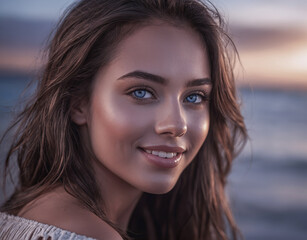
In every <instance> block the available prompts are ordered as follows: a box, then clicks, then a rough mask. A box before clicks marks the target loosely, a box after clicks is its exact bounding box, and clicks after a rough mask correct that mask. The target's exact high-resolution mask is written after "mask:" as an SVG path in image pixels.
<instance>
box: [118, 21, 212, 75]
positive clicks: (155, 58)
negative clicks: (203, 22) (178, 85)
mask: <svg viewBox="0 0 307 240" xmlns="http://www.w3.org/2000/svg"><path fill="white" fill-rule="evenodd" d="M114 63H115V64H117V66H118V67H119V68H121V70H123V71H132V70H136V69H137V70H144V71H149V72H152V73H156V74H159V75H162V76H164V77H167V78H172V76H178V75H180V76H182V77H186V78H191V77H195V78H197V77H210V71H209V62H208V56H207V51H206V48H205V46H204V42H203V41H202V39H201V37H200V35H199V34H198V33H197V32H196V31H195V30H193V29H192V28H190V27H188V26H183V25H181V26H180V27H177V26H173V25H171V24H167V23H154V24H150V25H146V26H142V27H140V28H138V29H136V30H135V31H134V32H133V33H132V34H131V35H129V36H128V37H126V39H124V40H123V41H121V43H120V44H119V46H118V49H117V54H116V58H115V59H114Z"/></svg>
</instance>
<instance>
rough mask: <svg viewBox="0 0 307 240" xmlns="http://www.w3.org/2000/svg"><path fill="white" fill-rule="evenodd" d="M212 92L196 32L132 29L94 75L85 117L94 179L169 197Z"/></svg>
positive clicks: (199, 140)
mask: <svg viewBox="0 0 307 240" xmlns="http://www.w3.org/2000/svg"><path fill="white" fill-rule="evenodd" d="M211 87H212V86H211V82H210V68H209V63H208V57H207V54H206V52H205V50H204V47H203V44H202V42H201V40H200V37H199V36H198V35H197V33H196V32H194V31H193V30H192V29H190V28H188V27H180V28H179V27H178V28H177V27H174V26H172V25H168V24H163V23H160V24H155V25H149V26H146V27H142V28H140V29H138V30H136V31H135V32H134V33H133V34H131V35H130V36H129V37H127V38H126V39H125V40H123V41H122V42H121V43H120V45H119V47H118V51H117V55H116V58H115V59H114V60H113V61H112V62H111V63H110V64H109V65H108V66H106V67H105V68H103V69H102V70H101V71H99V72H98V74H97V75H96V78H95V81H94V85H93V91H92V96H91V102H90V104H89V107H88V108H87V110H86V112H87V114H86V122H85V125H87V133H86V134H87V136H86V138H87V139H89V144H90V146H91V148H92V151H93V152H94V154H95V156H96V158H97V159H98V160H99V162H100V163H101V169H100V170H101V171H99V170H98V169H96V170H97V171H96V172H97V174H104V173H105V172H106V171H107V172H108V174H109V173H111V174H112V176H114V177H116V178H119V179H120V180H123V181H124V182H126V183H128V184H129V185H131V186H133V187H135V188H136V189H139V190H141V191H144V192H149V193H157V194H159V193H165V192H168V191H169V190H171V189H172V188H173V187H174V185H175V184H176V182H177V180H178V178H179V177H180V175H181V173H182V172H183V170H184V169H185V168H186V167H187V166H188V165H189V164H190V163H191V161H192V160H193V158H194V157H195V156H196V154H197V152H198V151H199V149H200V147H201V146H202V144H203V143H204V141H205V139H206V136H207V133H208V129H209V119H210V116H209V103H208V98H209V95H210V91H211ZM98 168H100V167H99V165H98Z"/></svg>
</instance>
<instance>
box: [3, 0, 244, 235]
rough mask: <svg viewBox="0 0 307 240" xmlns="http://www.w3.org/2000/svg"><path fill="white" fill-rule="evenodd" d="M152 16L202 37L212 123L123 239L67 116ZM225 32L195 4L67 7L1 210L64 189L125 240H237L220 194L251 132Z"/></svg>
mask: <svg viewBox="0 0 307 240" xmlns="http://www.w3.org/2000/svg"><path fill="white" fill-rule="evenodd" d="M157 19H158V20H162V21H165V22H168V23H171V24H174V25H180V23H184V24H188V26H189V27H191V28H192V29H194V30H195V31H196V32H197V33H198V34H199V35H200V36H201V39H202V41H203V43H204V44H205V46H206V49H207V52H208V57H209V62H210V68H211V79H212V81H213V85H212V93H211V100H210V118H211V121H210V127H209V133H208V137H207V139H206V141H205V142H204V143H203V145H202V147H201V149H200V151H199V152H198V154H197V156H196V157H195V159H194V160H193V161H192V163H191V164H190V165H189V166H188V167H187V168H186V169H185V171H184V172H183V173H182V175H181V177H180V178H179V180H178V182H177V184H176V185H175V187H174V188H173V189H172V190H171V191H170V192H169V193H167V194H164V195H154V194H148V193H144V194H143V195H142V197H141V199H140V201H139V203H138V205H137V206H136V209H135V210H134V212H133V214H132V217H131V220H130V222H129V226H128V231H127V233H125V232H123V231H121V230H120V229H119V228H118V227H117V226H116V225H115V224H113V223H111V222H110V221H109V220H108V219H107V217H106V215H105V211H104V209H101V208H100V206H101V204H100V203H101V202H102V201H103V196H102V195H101V194H100V193H99V191H98V189H99V187H98V186H97V183H96V181H95V178H94V171H93V168H92V166H91V165H88V164H87V162H85V161H84V157H85V155H86V154H87V152H86V150H85V149H84V147H83V146H82V144H81V139H80V133H79V128H78V126H77V125H76V124H75V123H74V122H73V121H72V120H71V117H70V114H71V110H72V108H73V106H74V104H78V101H79V100H81V99H89V98H90V95H91V85H92V82H93V79H94V77H95V75H96V73H97V72H98V70H99V69H100V68H103V67H104V66H106V65H107V64H108V63H109V62H110V61H111V60H112V58H113V57H114V56H115V52H116V49H117V46H118V44H119V43H120V42H121V41H122V40H123V39H125V37H126V36H127V35H129V34H131V33H132V32H133V31H134V30H136V29H138V28H139V27H140V26H141V25H144V24H150V23H151V22H152V21H153V20H157ZM223 28H224V23H223V20H222V18H221V16H220V14H219V13H218V11H217V10H216V9H215V7H214V6H213V5H212V4H211V3H210V2H204V1H200V0H134V1H131V0H116V1H114V0H82V1H78V2H77V3H76V4H74V5H72V6H71V7H70V9H69V10H68V11H67V12H66V13H65V14H64V16H63V18H62V19H61V21H60V23H59V24H58V27H57V30H56V32H55V34H54V36H53V39H52V41H51V43H50V45H49V48H48V61H47V64H46V66H45V68H44V71H43V74H42V77H41V78H40V79H39V83H38V87H37V91H36V92H35V95H34V97H33V99H32V101H30V102H29V103H28V104H27V105H26V107H25V108H24V110H23V111H22V112H21V113H20V115H19V116H18V118H17V119H16V121H15V122H14V123H13V125H12V128H14V127H17V130H16V134H15V137H14V140H13V142H12V145H11V147H10V149H9V151H8V153H7V157H6V161H5V172H6V174H7V173H8V172H9V165H10V163H11V162H12V161H14V159H15V158H16V160H17V163H18V168H19V179H18V183H17V186H16V188H15V190H14V193H13V194H12V196H11V197H10V198H9V199H8V200H7V201H6V202H5V203H4V204H3V206H2V207H1V210H2V211H6V212H8V213H11V214H18V212H19V211H20V210H21V209H22V207H24V206H25V205H26V204H27V203H29V202H30V201H32V200H33V199H35V198H36V197H38V196H39V195H40V194H42V193H44V192H47V191H50V190H51V189H53V188H54V187H56V186H58V185H61V186H64V188H65V189H66V191H67V192H68V193H70V194H71V195H72V196H74V197H75V198H77V199H79V201H80V202H81V203H82V204H83V205H84V206H85V207H86V208H87V209H88V210H89V211H91V212H93V213H94V214H96V215H97V216H98V217H100V218H101V219H103V220H104V221H106V222H108V223H109V224H111V225H112V226H113V227H114V228H115V229H116V230H117V231H119V232H120V233H121V235H122V236H123V238H125V239H129V238H134V239H148V240H157V239H159V240H164V239H165V240H166V239H167V240H174V239H182V240H183V239H199V240H200V239H208V240H210V239H223V240H225V239H228V238H229V237H231V238H233V239H238V236H239V231H238V229H237V227H236V224H235V221H234V219H233V217H232V214H231V210H230V207H229V204H228V202H227V198H226V196H225V191H224V190H225V185H226V178H227V175H228V173H229V171H230V169H231V164H232V161H233V159H234V158H235V156H236V155H237V154H238V153H239V151H240V150H241V149H242V147H243V146H244V144H245V142H246V139H247V132H246V128H245V124H244V120H243V117H242V115H241V113H240V108H239V104H238V100H237V96H236V89H235V83H234V75H233V66H232V60H231V59H232V58H231V57H230V54H229V53H236V49H235V46H234V44H233V43H232V41H231V39H230V38H229V37H228V35H227V34H226V33H225V32H224V30H223ZM230 51H232V52H230ZM12 128H11V129H12ZM229 229H230V231H229Z"/></svg>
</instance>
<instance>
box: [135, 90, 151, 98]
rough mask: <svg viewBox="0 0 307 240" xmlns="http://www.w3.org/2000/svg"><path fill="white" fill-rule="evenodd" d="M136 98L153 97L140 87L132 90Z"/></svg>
mask: <svg viewBox="0 0 307 240" xmlns="http://www.w3.org/2000/svg"><path fill="white" fill-rule="evenodd" d="M132 94H133V96H134V97H135V98H143V99H144V98H145V99H146V98H152V94H151V93H150V92H148V91H147V90H144V89H138V90H135V91H133V92H132Z"/></svg>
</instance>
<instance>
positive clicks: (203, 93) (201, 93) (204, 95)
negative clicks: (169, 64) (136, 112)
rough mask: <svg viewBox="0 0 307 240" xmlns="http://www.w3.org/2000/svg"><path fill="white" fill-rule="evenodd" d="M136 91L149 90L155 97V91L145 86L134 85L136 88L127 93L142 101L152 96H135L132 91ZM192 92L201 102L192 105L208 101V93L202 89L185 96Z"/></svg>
mask: <svg viewBox="0 0 307 240" xmlns="http://www.w3.org/2000/svg"><path fill="white" fill-rule="evenodd" d="M136 91H147V92H149V93H150V94H151V95H152V96H153V98H156V97H155V93H154V92H153V91H152V90H151V89H150V88H148V87H146V86H142V87H136V88H133V89H130V90H129V91H128V93H127V94H128V95H130V96H131V97H132V98H133V99H134V100H136V101H139V102H144V101H147V100H151V99H152V98H145V99H144V98H138V97H135V96H134V94H133V93H134V92H136ZM194 94H196V95H198V96H200V97H201V102H199V103H191V104H193V105H199V104H202V103H205V102H208V101H209V100H210V97H209V94H208V93H207V92H206V91H204V90H201V91H195V92H192V93H190V94H189V95H188V96H187V97H189V96H191V95H194ZM187 97H186V98H187ZM186 98H185V102H187V101H186ZM188 103H189V102H188Z"/></svg>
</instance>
